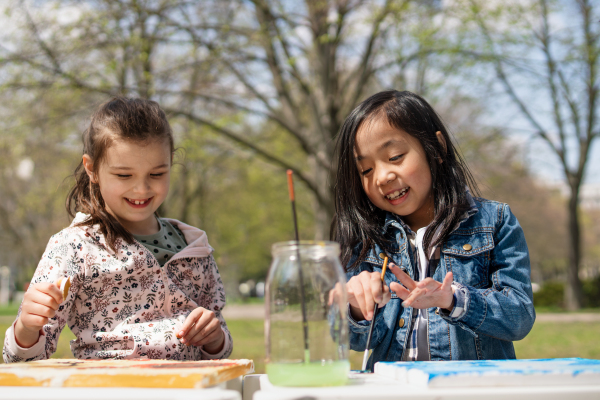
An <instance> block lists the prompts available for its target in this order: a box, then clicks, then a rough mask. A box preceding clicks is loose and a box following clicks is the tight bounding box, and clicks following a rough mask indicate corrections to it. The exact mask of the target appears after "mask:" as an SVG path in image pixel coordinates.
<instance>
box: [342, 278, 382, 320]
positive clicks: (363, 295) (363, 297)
mask: <svg viewBox="0 0 600 400" xmlns="http://www.w3.org/2000/svg"><path fill="white" fill-rule="evenodd" d="M346 288H347V290H348V302H349V303H350V312H351V313H352V317H353V318H354V319H355V320H357V321H362V320H364V319H366V320H369V321H370V320H371V319H372V318H373V313H374V310H375V304H379V307H383V306H384V305H386V304H387V303H388V302H389V301H390V299H391V297H392V296H391V294H390V289H389V288H388V287H387V286H386V285H382V284H381V274H380V273H379V272H367V271H363V272H361V273H360V274H358V275H356V276H353V277H352V278H350V280H349V281H348V283H347V284H346Z"/></svg>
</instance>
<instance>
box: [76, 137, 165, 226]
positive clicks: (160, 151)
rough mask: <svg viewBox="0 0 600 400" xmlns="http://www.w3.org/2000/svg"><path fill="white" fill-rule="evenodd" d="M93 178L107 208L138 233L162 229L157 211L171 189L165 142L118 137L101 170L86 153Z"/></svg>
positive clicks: (87, 168)
mask: <svg viewBox="0 0 600 400" xmlns="http://www.w3.org/2000/svg"><path fill="white" fill-rule="evenodd" d="M83 164H84V166H85V169H86V171H87V172H88V175H89V176H90V179H91V180H92V182H94V183H98V184H99V186H100V193H101V194H102V198H103V199H104V203H105V205H106V210H107V211H108V212H109V213H110V214H111V215H113V216H114V217H115V218H117V220H118V221H119V222H120V223H121V225H123V227H125V229H127V230H128V231H129V232H130V233H131V234H134V235H150V234H153V233H156V232H158V229H159V226H158V222H157V220H156V217H155V216H154V212H155V211H156V210H157V209H158V207H159V206H160V205H161V204H162V202H163V201H164V200H165V198H166V197H167V194H168V192H169V183H170V177H171V152H170V148H169V144H168V143H166V142H165V141H161V140H154V141H150V142H147V143H136V142H133V141H126V140H118V139H117V140H114V141H113V143H112V144H111V146H110V147H109V148H107V149H106V154H105V157H104V159H103V160H102V161H101V162H100V165H99V168H98V171H97V173H94V172H93V162H92V160H91V158H90V157H89V156H88V155H87V154H85V155H84V156H83Z"/></svg>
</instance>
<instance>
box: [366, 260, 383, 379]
mask: <svg viewBox="0 0 600 400" xmlns="http://www.w3.org/2000/svg"><path fill="white" fill-rule="evenodd" d="M387 264H388V257H387V256H385V258H384V259H383V268H382V269H381V282H382V283H383V284H385V280H384V277H385V270H386V269H387ZM378 310H379V304H375V310H373V318H372V319H371V326H370V327H369V336H368V337H367V347H366V348H365V355H364V357H363V363H362V371H365V370H366V369H367V360H368V359H369V346H370V345H371V338H372V337H373V327H374V326H375V317H377V311H378Z"/></svg>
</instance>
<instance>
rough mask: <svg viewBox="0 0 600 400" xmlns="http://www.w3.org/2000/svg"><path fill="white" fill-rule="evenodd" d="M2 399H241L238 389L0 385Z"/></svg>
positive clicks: (0, 397)
mask: <svg viewBox="0 0 600 400" xmlns="http://www.w3.org/2000/svg"><path fill="white" fill-rule="evenodd" d="M0 399H2V400H241V399H242V397H241V395H240V392H238V391H236V390H227V389H221V388H219V387H217V388H208V389H140V388H93V387H86V388H74V387H64V388H63V387H39V386H0Z"/></svg>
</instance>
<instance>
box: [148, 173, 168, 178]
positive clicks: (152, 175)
mask: <svg viewBox="0 0 600 400" xmlns="http://www.w3.org/2000/svg"><path fill="white" fill-rule="evenodd" d="M164 174H165V173H164V172H161V173H160V174H150V176H151V177H153V178H158V177H160V176H163V175H164Z"/></svg>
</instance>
